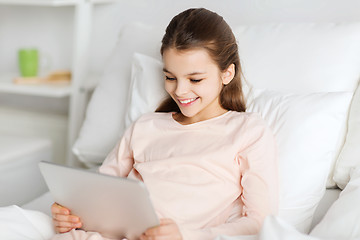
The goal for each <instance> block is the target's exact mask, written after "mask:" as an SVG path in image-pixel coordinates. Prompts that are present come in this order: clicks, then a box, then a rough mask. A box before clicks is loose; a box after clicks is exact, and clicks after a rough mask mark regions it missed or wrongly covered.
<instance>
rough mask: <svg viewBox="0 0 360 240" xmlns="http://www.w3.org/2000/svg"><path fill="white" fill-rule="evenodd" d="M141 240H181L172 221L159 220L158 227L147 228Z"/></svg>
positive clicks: (177, 228)
mask: <svg viewBox="0 0 360 240" xmlns="http://www.w3.org/2000/svg"><path fill="white" fill-rule="evenodd" d="M140 239H141V240H156V239H161V240H165V239H168V240H170V239H171V240H181V239H182V236H181V233H180V230H179V227H178V226H177V224H176V223H175V222H174V221H173V220H172V219H168V218H165V219H160V226H157V227H152V228H148V229H147V230H146V231H145V232H144V233H143V234H142V235H141V236H140Z"/></svg>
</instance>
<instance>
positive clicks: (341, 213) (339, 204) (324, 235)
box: [0, 168, 360, 240]
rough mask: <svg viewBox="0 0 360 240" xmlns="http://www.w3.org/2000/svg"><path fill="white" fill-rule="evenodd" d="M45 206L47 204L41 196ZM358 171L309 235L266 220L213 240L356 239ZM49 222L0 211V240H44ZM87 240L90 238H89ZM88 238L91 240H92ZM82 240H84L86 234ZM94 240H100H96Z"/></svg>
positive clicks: (359, 234) (359, 233)
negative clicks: (247, 231)
mask: <svg viewBox="0 0 360 240" xmlns="http://www.w3.org/2000/svg"><path fill="white" fill-rule="evenodd" d="M45 199H47V202H49V201H51V198H50V197H49V195H45ZM359 199H360V168H358V169H354V170H353V171H352V175H351V180H350V182H349V183H348V185H347V186H346V188H345V189H344V190H343V191H342V192H341V194H340V196H339V198H338V199H337V200H336V201H335V202H334V204H333V205H332V206H331V207H330V208H329V210H328V211H327V213H326V215H325V216H324V218H323V219H322V220H321V221H320V223H319V224H318V225H317V226H315V228H314V229H313V230H312V232H311V233H310V235H304V234H302V233H299V232H298V231H297V230H296V229H295V228H294V227H293V226H291V225H289V224H288V223H286V222H284V221H283V220H281V219H279V218H277V217H274V216H269V217H267V218H266V219H265V222H264V225H263V227H262V229H261V231H260V233H259V234H258V235H256V236H232V237H230V236H219V237H217V238H216V240H274V239H276V240H285V239H286V240H345V239H347V240H352V239H360V204H358V202H359ZM53 234H54V231H53V227H52V221H51V218H50V216H48V215H47V214H45V213H43V212H40V211H34V210H25V209H24V208H20V207H17V206H14V205H13V206H9V207H3V208H0V239H6V240H12V239H14V240H15V239H16V240H22V239H24V240H30V239H34V240H35V239H36V240H43V239H44V240H47V239H50V238H51V236H53ZM89 237H90V236H89ZM93 237H94V236H92V238H91V239H93ZM82 239H88V238H87V237H86V234H85V235H83V237H82ZM95 239H99V240H100V239H102V238H101V237H100V236H98V235H97V236H96V238H95Z"/></svg>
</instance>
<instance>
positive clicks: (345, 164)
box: [334, 85, 360, 189]
mask: <svg viewBox="0 0 360 240" xmlns="http://www.w3.org/2000/svg"><path fill="white" fill-rule="evenodd" d="M357 167H360V85H359V87H358V88H357V90H356V92H355V94H354V97H353V100H352V103H351V110H350V114H349V121H348V132H347V136H346V142H345V144H344V147H343V148H342V151H341V153H340V156H339V158H338V160H337V163H336V167H335V170H334V180H335V182H336V184H337V185H338V186H339V187H340V188H341V189H343V188H344V187H345V186H346V184H347V183H348V182H349V179H350V171H351V170H352V169H354V168H357Z"/></svg>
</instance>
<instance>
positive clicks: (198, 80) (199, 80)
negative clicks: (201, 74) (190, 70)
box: [190, 79, 202, 83]
mask: <svg viewBox="0 0 360 240" xmlns="http://www.w3.org/2000/svg"><path fill="white" fill-rule="evenodd" d="M201 80H202V79H190V81H191V82H193V83H198V82H201Z"/></svg>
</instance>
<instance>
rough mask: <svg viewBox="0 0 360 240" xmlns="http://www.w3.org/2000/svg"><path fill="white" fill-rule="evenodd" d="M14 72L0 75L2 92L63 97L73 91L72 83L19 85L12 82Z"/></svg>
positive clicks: (0, 89) (0, 91) (0, 90)
mask: <svg viewBox="0 0 360 240" xmlns="http://www.w3.org/2000/svg"><path fill="white" fill-rule="evenodd" d="M11 76H16V75H14V74H7V75H3V76H0V94H1V93H8V94H9V93H10V94H23V95H29V96H39V97H52V98H62V97H68V96H70V93H71V86H70V85H18V84H14V83H13V82H12V79H13V77H11Z"/></svg>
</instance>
